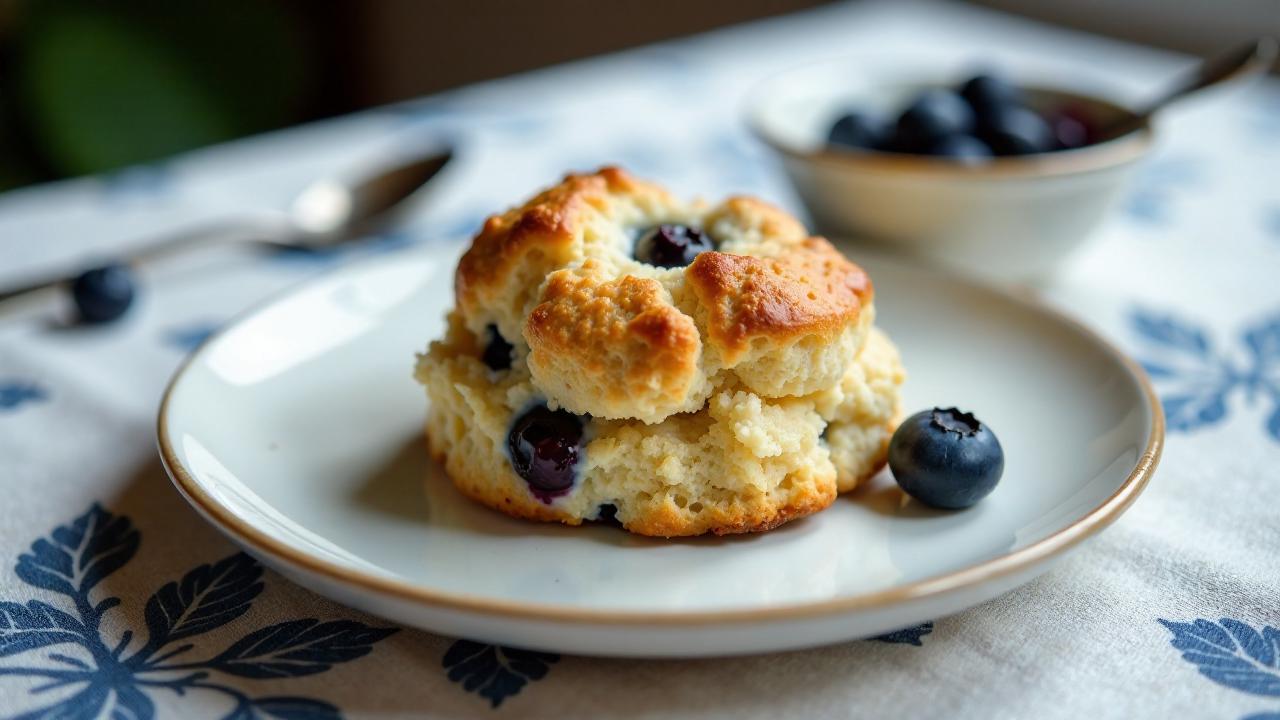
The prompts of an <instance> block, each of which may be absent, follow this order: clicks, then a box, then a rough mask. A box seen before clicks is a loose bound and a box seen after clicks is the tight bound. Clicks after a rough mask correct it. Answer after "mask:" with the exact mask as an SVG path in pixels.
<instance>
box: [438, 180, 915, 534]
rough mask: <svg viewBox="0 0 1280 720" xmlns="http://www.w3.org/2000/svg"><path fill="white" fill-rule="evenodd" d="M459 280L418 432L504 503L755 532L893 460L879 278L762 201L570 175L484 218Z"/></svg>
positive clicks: (684, 527)
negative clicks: (710, 199)
mask: <svg viewBox="0 0 1280 720" xmlns="http://www.w3.org/2000/svg"><path fill="white" fill-rule="evenodd" d="M455 293H456V306H455V308H454V309H453V311H452V312H451V313H450V314H449V317H448V329H447V331H446V334H445V337H444V338H443V339H441V340H439V341H437V342H434V343H432V344H431V347H430V349H429V350H428V352H427V353H426V354H425V355H422V356H420V357H419V360H418V365H417V371H416V376H417V378H418V380H419V381H420V382H422V383H423V385H425V386H426V389H427V396H428V400H429V404H428V414H427V424H426V430H427V438H428V442H429V446H430V448H431V451H432V454H433V455H434V456H435V457H436V458H437V459H438V460H439V461H440V462H442V463H443V465H444V467H445V470H446V472H447V474H448V475H449V477H450V478H451V479H452V481H453V482H454V484H455V485H456V486H457V487H458V489H459V490H461V491H462V492H463V493H465V494H466V495H468V496H469V497H471V498H473V499H475V500H477V501H479V502H481V503H483V504H485V505H488V506H490V507H492V508H495V509H497V510H500V511H502V512H505V513H507V514H509V515H513V516H517V517H522V518H528V519H532V520H546V521H560V522H564V523H568V524H570V525H577V524H579V523H581V522H583V521H591V520H605V521H609V522H614V523H617V524H620V525H621V526H622V527H624V528H626V529H627V530H629V531H631V532H634V533H639V534H642V535H657V536H677V535H698V534H702V533H708V532H711V533H717V534H726V533H739V532H752V531H762V530H768V529H770V528H774V527H777V526H778V525H780V524H782V523H784V522H787V521H788V520H791V519H794V518H798V517H803V516H805V515H809V514H811V513H814V512H817V511H819V510H822V509H823V508H825V507H827V506H828V505H830V504H831V502H832V501H833V500H834V498H835V496H836V494H837V492H843V491H847V490H850V489H852V488H853V487H854V486H855V485H856V484H857V483H858V482H859V481H860V480H862V479H864V478H867V477H869V476H871V475H873V474H874V473H875V472H877V471H878V470H879V469H880V467H881V466H882V465H883V464H884V461H885V452H886V448H887V443H888V440H889V437H890V435H891V434H892V432H893V429H894V426H895V419H896V417H897V413H898V388H899V385H900V384H901V383H902V379H903V372H902V368H901V366H900V364H899V360H898V353H897V350H896V349H895V348H894V347H893V345H892V344H891V343H890V342H889V340H888V339H887V338H886V336H885V335H884V334H883V333H881V332H880V331H879V330H878V329H876V328H874V327H873V326H872V321H873V320H874V316H875V310H874V305H873V303H872V300H873V297H874V291H873V287H872V284H871V280H870V279H869V278H868V277H867V275H866V273H865V272H863V271H862V269H861V268H859V267H858V266H857V265H855V264H853V263H851V262H849V261H848V260H846V259H845V258H844V257H843V256H842V255H841V254H840V253H839V252H838V251H837V250H836V249H835V248H834V247H832V245H831V244H830V243H828V242H827V241H826V240H824V239H822V238H817V237H811V236H809V234H808V233H807V232H806V231H805V229H804V227H803V226H802V225H801V224H800V223H799V222H797V221H796V220H795V219H794V218H792V217H791V216H789V215H788V214H786V213H784V212H782V211H781V210H779V209H777V208H774V207H772V206H770V205H768V204H766V203H764V202H761V201H759V200H755V199H752V198H746V197H735V198H730V199H728V200H726V201H724V202H723V203H721V204H719V205H714V206H708V205H705V204H702V203H684V202H681V201H679V200H678V199H676V198H674V197H672V196H671V195H670V194H668V193H667V192H666V191H664V190H663V189H661V188H660V187H658V186H656V185H653V184H650V183H647V182H643V181H640V180H636V179H633V178H632V177H630V176H629V175H627V174H626V173H625V172H623V171H622V170H619V169H616V168H606V169H603V170H601V171H599V172H597V173H594V174H590V175H570V176H568V177H566V178H565V180H564V181H563V182H561V183H560V184H559V185H556V186H555V187H552V188H550V189H549V190H546V191H544V192H542V193H541V194H539V195H537V196H536V197H534V198H533V199H532V200H530V201H529V202H528V203H526V204H525V205H523V206H521V207H519V208H516V209H513V210H510V211H508V212H506V213H504V214H501V215H495V216H493V217H490V218H489V219H488V221H487V222H486V223H485V225H484V228H483V229H482V230H481V232H480V233H479V234H478V235H477V236H476V237H475V239H474V240H473V242H472V244H471V247H470V249H469V250H468V251H467V253H466V254H465V255H464V256H463V257H462V259H461V261H460V262H459V264H458V269H457V275H456V278H455Z"/></svg>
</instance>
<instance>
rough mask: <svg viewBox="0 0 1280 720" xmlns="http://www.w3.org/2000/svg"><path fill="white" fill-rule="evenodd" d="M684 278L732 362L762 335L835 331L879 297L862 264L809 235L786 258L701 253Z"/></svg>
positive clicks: (713, 338)
mask: <svg viewBox="0 0 1280 720" xmlns="http://www.w3.org/2000/svg"><path fill="white" fill-rule="evenodd" d="M685 277H686V278H687V279H688V282H689V284H690V285H691V286H692V287H693V290H694V293H696V295H697V297H698V301H699V303H700V304H701V305H702V306H703V307H705V308H707V310H708V311H709V316H710V321H709V323H708V324H709V327H708V335H709V336H710V337H709V338H708V341H709V342H711V343H715V344H716V345H717V346H718V347H719V348H720V349H721V353H722V354H723V356H724V357H725V359H726V362H728V363H730V364H732V362H733V361H734V360H735V359H736V358H737V357H739V356H741V354H742V353H743V352H744V351H745V350H746V349H747V347H748V346H749V345H750V343H751V340H752V339H754V338H757V337H768V338H771V339H773V340H775V341H785V340H787V339H790V338H794V337H796V336H799V335H820V336H823V337H824V338H827V339H830V338H834V337H835V336H836V335H838V334H839V333H840V332H841V331H842V330H843V329H844V328H845V327H847V326H849V325H852V324H854V323H856V322H857V320H858V314H859V312H860V311H861V309H862V307H863V306H864V305H865V304H866V303H868V302H870V300H871V296H872V288H871V280H870V279H869V278H868V277H867V274H866V273H865V272H863V270H862V268H860V267H858V266H857V265H854V264H853V263H851V262H849V261H848V260H846V259H845V258H844V256H843V255H841V254H840V252H839V251H838V250H836V249H835V248H834V247H832V246H831V243H829V242H827V241H826V240H824V239H822V238H807V239H805V240H804V241H803V242H802V243H801V244H800V246H799V247H798V248H797V249H796V252H795V253H794V254H789V255H786V256H784V257H775V258H759V257H750V256H746V255H729V254H725V253H719V252H706V253H702V254H701V255H699V256H698V257H697V258H696V259H694V261H693V263H692V264H691V265H689V267H688V269H687V270H685Z"/></svg>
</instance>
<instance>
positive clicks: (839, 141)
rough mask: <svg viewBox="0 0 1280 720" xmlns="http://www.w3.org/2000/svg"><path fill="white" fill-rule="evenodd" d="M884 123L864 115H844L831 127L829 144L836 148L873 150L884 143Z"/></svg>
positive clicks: (828, 135)
mask: <svg viewBox="0 0 1280 720" xmlns="http://www.w3.org/2000/svg"><path fill="white" fill-rule="evenodd" d="M884 137H885V127H884V123H882V122H880V121H879V120H877V119H875V118H873V117H871V116H870V115H865V114H863V113H856V112H854V113H848V114H847V115H842V116H840V118H839V119H838V120H836V121H835V123H833V124H832V125H831V130H830V131H829V132H828V133H827V142H828V143H829V144H831V145H833V146H835V147H842V148H853V149H857V150H872V149H875V148H877V147H879V146H880V144H881V143H882V142H883V141H884Z"/></svg>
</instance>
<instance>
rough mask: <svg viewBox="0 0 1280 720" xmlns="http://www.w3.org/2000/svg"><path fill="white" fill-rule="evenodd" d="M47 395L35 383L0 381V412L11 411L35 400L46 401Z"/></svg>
mask: <svg viewBox="0 0 1280 720" xmlns="http://www.w3.org/2000/svg"><path fill="white" fill-rule="evenodd" d="M48 397H49V393H47V392H46V391H45V389H44V388H42V387H40V386H39V385H36V384H35V383H29V382H23V381H21V380H0V410H13V409H15V408H17V407H18V406H19V405H25V404H26V403H29V402H35V401H37V400H46V399H48Z"/></svg>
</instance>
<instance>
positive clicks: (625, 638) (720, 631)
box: [158, 246, 1164, 657]
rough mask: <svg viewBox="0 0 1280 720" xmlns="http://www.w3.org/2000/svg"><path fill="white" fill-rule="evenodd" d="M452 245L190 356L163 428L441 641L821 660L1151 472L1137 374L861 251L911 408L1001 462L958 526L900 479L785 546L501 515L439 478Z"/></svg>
mask: <svg viewBox="0 0 1280 720" xmlns="http://www.w3.org/2000/svg"><path fill="white" fill-rule="evenodd" d="M459 250H460V248H458V247H455V246H450V248H449V249H442V248H441V247H440V246H437V247H435V248H429V249H425V250H417V251H413V252H408V253H402V254H398V255H390V256H384V257H381V258H379V259H377V260H374V261H369V262H365V263H362V264H358V265H353V266H350V267H345V268H342V269H340V270H338V271H336V272H334V273H332V274H330V275H328V276H326V277H323V278H321V279H319V280H316V281H314V282H311V283H309V284H307V285H305V286H303V287H302V288H301V289H298V290H295V291H293V292H290V293H288V294H286V295H284V296H282V297H280V298H279V299H276V300H274V301H272V302H269V303H267V304H266V305H265V306H263V307H261V308H259V309H257V310H255V311H253V312H250V313H248V314H247V315H245V316H244V317H243V318H241V319H240V320H239V321H238V322H236V323H234V324H233V325H232V326H230V327H229V328H228V329H226V330H224V331H223V332H221V333H219V334H218V335H216V336H215V337H213V338H212V339H210V340H209V341H208V342H206V343H205V344H204V345H203V346H202V347H200V348H199V349H198V350H197V351H196V352H195V353H193V354H192V355H191V357H190V358H189V359H188V361H187V362H186V364H185V365H184V366H183V367H182V368H181V369H180V370H179V371H178V373H177V374H176V375H175V377H174V379H173V381H172V383H171V384H170V386H169V389H168V391H167V392H166V394H165V397H164V400H163V402H162V404H161V407H160V417H159V429H158V430H159V443H160V453H161V455H162V457H163V460H164V464H165V467H166V468H167V469H168V471H169V474H170V475H171V476H172V478H173V481H174V484H175V485H176V486H177V488H178V490H179V491H180V492H181V493H182V494H183V495H184V496H185V497H186V498H187V500H188V501H189V502H190V503H191V504H192V505H193V506H194V507H195V508H196V509H197V510H198V511H199V512H200V513H201V514H202V515H204V517H206V518H207V519H208V520H209V521H210V522H212V523H213V524H214V525H216V526H217V527H218V528H219V529H220V530H221V531H222V532H224V533H225V534H226V535H227V536H228V537H230V538H231V539H232V540H234V541H235V542H236V543H238V544H239V545H241V546H242V547H244V549H245V550H247V551H248V552H250V553H251V554H253V555H255V556H257V557H258V558H260V559H261V560H262V561H263V562H265V563H266V564H267V565H270V566H271V567H273V568H275V569H277V570H278V571H280V572H281V573H283V574H285V575H286V576H288V577H290V578H292V579H293V580H295V581H296V582H298V583H299V584H301V585H304V586H306V587H308V588H311V589H313V590H315V591H316V592H319V593H321V594H323V595H326V596H329V597H331V598H334V599H336V600H338V601H340V602H343V603H346V604H348V605H352V606H354V607H358V608H361V609H364V610H367V611H369V612H371V613H374V614H377V615H382V616H385V617H387V618H390V619H392V620H396V621H398V622H400V623H403V624H405V625H412V626H417V627H421V628H425V629H428V630H433V631H436V632H440V633H444V634H447V635H456V636H461V637H467V638H472V639H476V640H484V641H488V642H493V643H501V644H504V645H513V646H517V647H527V648H536V649H542V650H554V651H562V652H571V653H579V654H590V655H613V656H685V657H689V656H705V655H727V654H737V653H751V652H764V651H773V650H784V649H791V648H801V647H810V646H815V645H821V644H827V643H834V642H839V641H843V640H850V639H854V638H861V637H868V636H873V635H877V634H881V633H884V632H887V631H891V630H895V629H898V628H903V627H908V626H912V625H916V624H919V623H921V622H924V621H928V620H933V619H936V618H938V617H941V616H943V615H947V614H950V613H955V612H958V611H960V610H963V609H965V608H968V607H971V606H973V605H975V604H977V603H980V602H982V601H984V600H988V599H990V598H993V597H995V596H997V595H999V594H1000V593H1003V592H1006V591H1008V590H1010V589H1012V588H1014V587H1017V586H1018V585H1020V584H1022V583H1025V582H1027V581H1028V580H1030V579H1031V578H1032V577H1034V576H1036V575H1037V574H1039V573H1042V572H1044V571H1045V570H1047V569H1048V568H1049V566H1050V564H1051V563H1052V562H1053V561H1054V560H1056V559H1057V558H1060V557H1061V556H1062V555H1063V554H1064V553H1065V552H1066V551H1068V550H1070V549H1071V548H1073V547H1075V546H1076V545H1078V544H1079V543H1080V542H1081V541H1083V540H1085V539H1086V538H1088V537H1090V536H1091V535H1093V534H1095V533H1097V532H1099V531H1100V530H1102V529H1103V528H1104V527H1105V526H1106V525H1108V524H1109V523H1110V522H1112V521H1113V520H1115V519H1116V517H1117V516H1119V515H1120V513H1122V512H1123V511H1124V510H1125V509H1126V508H1127V507H1128V506H1129V505H1130V504H1131V503H1132V502H1133V501H1134V499H1135V498H1136V497H1137V495H1138V493H1139V492H1141V490H1142V488H1143V486H1144V485H1145V484H1146V482H1147V480H1148V479H1149V478H1150V476H1151V473H1152V471H1153V470H1154V469H1155V466H1156V463H1157V461H1158V459H1159V455H1160V448H1161V444H1162V441H1163V435H1164V431H1163V425H1164V421H1163V417H1162V415H1161V412H1160V406H1159V403H1158V401H1157V400H1156V398H1155V396H1154V395H1153V393H1152V391H1151V388H1150V386H1149V384H1148V382H1147V380H1146V378H1145V376H1144V375H1143V373H1142V371H1141V370H1140V369H1139V368H1137V367H1136V366H1135V365H1134V364H1133V363H1132V362H1131V361H1129V360H1128V359H1126V358H1125V357H1124V356H1123V355H1122V354H1121V353H1119V352H1118V351H1116V350H1115V349H1114V348H1112V347H1111V346H1109V345H1107V344H1106V343H1105V342H1103V341H1102V340H1101V339H1099V338H1098V337H1097V336H1096V335H1094V334H1093V333H1092V332H1090V331H1089V330H1087V329H1085V328H1083V327H1081V326H1080V325H1078V324H1076V323H1074V322H1073V321H1071V320H1069V319H1067V318H1065V317H1064V316H1062V315H1060V314H1057V313H1056V312H1054V311H1051V310H1049V309H1047V308H1044V307H1041V306H1039V305H1036V304H1033V303H1030V302H1027V301H1024V300H1019V299H1016V298H1014V297H1013V296H1010V295H1006V294H1003V293H1001V292H997V291H995V290H991V289H987V288H984V287H980V286H977V285H973V284H969V283H967V282H965V281H962V280H958V279H955V278H953V277H951V276H948V275H945V274H942V273H940V272H938V271H934V270H928V269H923V268H920V267H917V266H913V265H909V264H904V263H903V262H901V261H897V260H892V259H889V258H887V257H883V256H879V255H874V254H869V253H867V252H865V251H863V250H860V249H849V248H846V252H848V254H849V255H850V256H851V257H852V258H853V259H854V260H855V261H856V262H859V263H860V264H862V265H863V266H864V267H866V269H867V270H868V271H869V273H870V274H871V277H872V280H873V281H874V283H875V287H876V308H877V312H878V323H879V324H880V325H881V326H882V327H884V328H885V330H886V331H887V332H888V333H889V335H890V336H891V337H892V338H893V339H894V341H896V342H897V344H898V346H899V347H900V349H901V350H902V357H903V364H904V365H905V366H906V368H907V372H908V380H907V383H906V385H905V387H904V409H905V410H906V411H907V412H908V413H910V412H915V411H916V410H919V409H923V408H926V407H930V406H934V405H942V406H950V405H956V406H959V407H961V408H963V409H967V410H971V411H973V412H975V413H976V414H977V415H978V416H979V417H980V418H982V419H983V420H984V421H985V422H987V423H989V424H990V426H991V427H992V428H993V429H994V430H995V431H996V433H997V434H998V435H999V437H1000V441H1001V443H1002V445H1003V446H1004V450H1005V456H1006V465H1005V471H1004V478H1003V480H1002V481H1001V483H1000V485H999V486H998V487H997V488H996V491H995V492H994V493H993V494H992V495H990V496H989V497H987V498H986V499H985V500H983V501H982V502H980V503H978V505H976V506H975V507H973V508H971V509H969V510H964V511H960V512H942V511H934V510H930V509H928V508H925V507H922V506H921V505H919V504H918V503H916V502H910V501H907V500H906V499H905V496H904V495H903V494H902V493H901V491H899V490H898V489H897V487H896V485H894V483H893V481H892V478H890V477H889V476H888V473H887V471H886V472H882V473H881V474H880V476H878V477H877V478H875V480H874V481H873V482H871V483H868V484H867V485H866V486H865V487H863V488H860V489H859V490H856V491H854V492H853V493H850V494H848V495H845V496H842V497H840V498H838V499H837V500H836V502H835V503H834V505H832V506H831V507H830V508H828V509H827V510H825V511H823V512H821V513H818V514H817V515H815V516H813V517H810V518H806V519H803V520H799V521H796V522H792V523H789V524H787V525H785V526H783V527H781V528H779V529H777V530H774V531H772V532H768V533H763V534H758V535H745V536H734V537H724V538H716V537H706V538H694V539H676V540H661V539H655V538H644V537H638V536H633V535H630V534H628V533H626V532H625V531H622V530H618V529H614V528H610V527H604V526H583V527H578V528H572V527H564V526H560V525H548V524H536V523H530V522H526V521H522V520H516V519H512V518H508V517H506V516H504V515H501V514H499V513H496V512H493V511H490V510H488V509H485V508H483V507H480V506H478V505H475V504H473V503H471V502H470V501H468V500H467V499H465V498H464V497H462V496H461V495H460V494H458V493H457V492H455V491H454V489H453V487H452V485H451V484H450V483H449V480H448V478H446V477H445V476H444V474H443V471H442V470H441V468H440V467H439V466H438V465H436V464H435V463H433V462H432V461H430V460H429V459H428V457H427V452H426V447H425V443H424V442H423V440H422V436H421V428H422V424H423V418H424V412H425V404H426V400H425V395H424V393H423V391H422V388H420V387H419V386H418V385H417V384H416V383H415V382H414V381H413V379H412V377H411V370H412V366H413V362H414V353H415V352H419V351H421V350H422V349H423V348H424V347H425V346H426V344H427V342H428V341H429V340H431V339H433V338H435V337H437V336H438V335H440V334H441V332H442V330H443V325H444V323H443V317H444V313H445V311H446V310H447V308H448V306H449V305H450V304H451V300H452V297H451V296H452V285H453V282H452V277H453V274H452V269H453V265H454V261H455V260H456V257H457V253H458V252H459Z"/></svg>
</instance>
